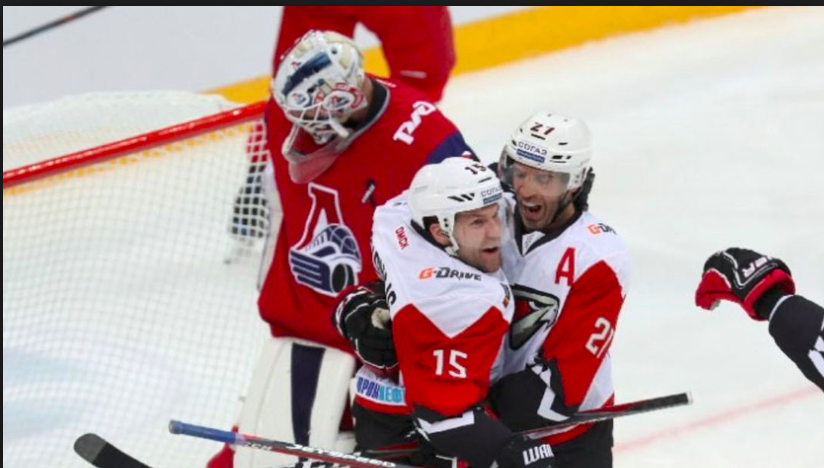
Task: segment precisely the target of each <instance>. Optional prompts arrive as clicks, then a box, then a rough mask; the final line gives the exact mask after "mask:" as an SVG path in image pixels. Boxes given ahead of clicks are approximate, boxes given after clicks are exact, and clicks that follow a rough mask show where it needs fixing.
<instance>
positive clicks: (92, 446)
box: [74, 434, 411, 468]
mask: <svg viewBox="0 0 824 468" xmlns="http://www.w3.org/2000/svg"><path fill="white" fill-rule="evenodd" d="M74 451H75V453H77V454H78V455H80V457H81V458H82V459H84V460H86V461H87V462H89V463H91V464H92V465H93V466H96V467H97V468H151V467H150V466H148V465H146V464H145V463H141V462H140V461H138V460H137V459H136V458H134V457H132V456H131V455H129V454H128V453H125V452H123V451H122V450H120V449H118V448H117V447H115V446H114V445H113V444H112V443H111V442H109V441H107V440H106V439H104V438H102V437H100V436H99V435H97V434H84V435H82V436H80V437H78V438H77V440H76V441H75V442H74ZM410 452H411V450H406V449H378V450H375V451H371V450H364V451H362V452H360V454H361V455H367V456H373V457H381V458H393V457H395V458H397V457H401V456H406V455H408V454H409V453H410ZM288 466H289V467H293V466H295V465H288ZM311 466H315V465H311Z"/></svg>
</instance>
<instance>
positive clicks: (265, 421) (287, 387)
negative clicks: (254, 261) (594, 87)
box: [210, 31, 472, 468]
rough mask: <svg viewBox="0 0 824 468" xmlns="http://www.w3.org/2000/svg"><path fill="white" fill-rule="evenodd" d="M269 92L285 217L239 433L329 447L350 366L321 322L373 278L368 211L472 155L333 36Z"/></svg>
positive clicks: (312, 40) (225, 462) (219, 460)
mask: <svg viewBox="0 0 824 468" xmlns="http://www.w3.org/2000/svg"><path fill="white" fill-rule="evenodd" d="M272 94H273V97H274V100H273V101H270V102H269V105H268V107H267V109H266V121H267V122H269V123H271V122H276V121H277V122H278V123H277V124H276V125H269V126H268V127H267V141H268V144H269V146H270V147H271V154H272V155H273V157H272V158H271V161H270V164H271V165H270V166H269V168H268V169H267V172H266V173H265V175H264V177H265V178H268V179H269V180H270V182H271V181H272V180H274V181H276V184H271V183H270V184H268V185H270V186H276V190H277V195H279V197H280V200H281V201H282V207H283V220H282V223H281V227H280V231H279V234H278V236H277V240H276V244H275V247H274V258H273V260H272V264H271V267H269V269H268V272H267V274H266V279H265V281H264V283H263V286H262V290H261V293H260V297H259V300H258V306H259V310H260V315H261V317H262V318H263V320H264V321H266V322H267V323H268V324H269V326H270V330H271V333H272V335H273V336H274V337H276V339H273V340H272V342H271V343H269V345H267V347H266V349H265V350H264V354H263V356H262V358H261V360H260V364H259V365H258V367H257V368H256V370H255V376H254V377H253V382H252V385H251V386H250V389H249V392H248V394H247V397H246V403H245V405H244V408H243V411H242V415H241V421H240V426H241V429H242V430H243V429H244V428H248V431H249V432H256V433H258V434H260V435H262V436H268V437H272V438H276V439H279V440H291V441H295V442H298V443H302V444H305V445H316V446H321V447H329V448H331V447H334V446H335V444H336V442H335V440H336V437H337V434H338V430H337V429H338V422H339V421H340V420H341V413H342V411H343V409H344V407H345V401H346V393H347V382H348V381H349V379H350V378H351V376H352V372H353V367H354V360H352V359H351V357H349V355H348V354H345V353H344V352H340V351H337V350H336V349H333V348H337V349H339V350H343V351H345V352H351V348H350V347H349V343H347V342H346V340H344V339H343V338H342V337H341V336H340V335H339V334H338V333H337V332H336V331H335V329H334V327H333V326H332V325H331V323H330V318H329V317H330V315H331V314H332V311H333V309H334V305H335V298H336V296H337V295H338V293H339V292H340V291H341V290H343V289H344V288H346V287H347V286H350V285H353V284H357V283H358V282H360V281H365V280H370V279H373V278H375V273H374V270H373V267H372V262H370V261H369V257H368V253H369V238H370V229H371V225H372V214H373V212H374V210H375V207H376V206H378V205H380V204H383V203H385V202H386V201H387V200H388V199H390V198H391V197H394V196H396V195H398V194H399V193H400V192H401V191H402V190H404V189H405V188H406V187H408V185H409V182H410V181H411V180H412V176H413V175H414V174H415V172H416V171H417V170H418V169H419V168H420V167H421V166H423V165H425V164H428V163H438V162H440V161H441V160H443V159H444V158H445V157H447V156H454V155H472V152H471V150H470V149H469V147H468V146H467V145H466V143H465V142H464V140H463V137H462V136H461V134H460V132H459V131H458V130H457V129H456V127H455V126H454V125H453V124H452V122H450V121H449V120H448V119H447V118H446V117H444V115H443V114H441V112H440V111H439V110H438V109H437V108H436V107H435V106H434V105H433V104H431V103H430V102H429V101H427V99H426V97H425V96H424V95H422V94H421V93H419V92H418V91H416V90H414V89H412V88H410V87H408V86H406V85H403V84H401V83H398V82H395V81H392V80H382V79H378V78H375V77H373V76H370V75H368V74H365V73H364V70H363V59H362V55H361V52H360V51H359V50H358V48H357V47H356V46H355V44H354V43H353V42H352V40H351V39H349V38H347V37H344V36H342V35H340V34H338V33H334V32H323V31H310V32H308V33H306V35H305V36H303V38H301V40H299V41H298V42H297V43H296V44H295V45H294V46H293V47H292V48H291V49H290V50H289V52H288V53H287V54H286V56H285V57H284V59H283V60H282V62H281V65H280V67H279V68H278V71H277V74H276V75H275V77H274V79H273V80H272ZM272 169H273V172H274V174H272ZM265 185H266V184H265ZM364 257H365V258H364ZM281 338H289V339H281ZM294 338H297V339H301V340H303V341H301V342H300V343H298V342H296V341H295V340H294ZM350 361H351V362H350ZM293 368H294V369H295V371H292V369H293ZM298 370H299V371H298ZM330 379H331V380H333V381H334V382H332V381H330ZM319 388H323V398H316V396H318V392H319V390H318V389H319ZM278 392H281V393H278ZM319 405H325V406H324V407H323V408H319V407H318V406H319ZM336 414H337V419H336V420H334V421H332V420H333V419H335V415H336ZM321 415H322V416H321ZM321 425H322V426H323V427H321ZM310 434H311V435H310ZM244 456H245V455H244ZM254 456H255V457H264V456H266V457H269V456H270V455H269V454H265V455H263V454H255V455H254ZM231 458H232V453H231V452H230V451H229V450H228V449H227V450H225V451H224V452H223V453H222V454H221V455H220V456H218V457H216V458H215V459H214V460H213V462H212V463H211V465H210V466H211V467H213V468H217V467H223V466H231ZM255 463H258V462H245V461H244V463H243V464H242V466H244V467H245V466H254V465H255ZM265 463H268V465H267V466H271V465H276V464H280V463H288V459H282V458H271V459H268V458H267V460H266V462H265Z"/></svg>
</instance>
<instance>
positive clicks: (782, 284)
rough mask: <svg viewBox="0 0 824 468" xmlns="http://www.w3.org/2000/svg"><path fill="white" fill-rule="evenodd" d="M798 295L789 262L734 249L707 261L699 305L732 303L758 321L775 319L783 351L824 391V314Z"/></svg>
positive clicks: (774, 327) (774, 334)
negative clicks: (725, 301) (721, 302)
mask: <svg viewBox="0 0 824 468" xmlns="http://www.w3.org/2000/svg"><path fill="white" fill-rule="evenodd" d="M794 293H795V283H794V282H793V279H792V276H791V274H790V269H789V268H788V267H787V265H786V264H785V263H784V262H782V261H781V260H779V259H777V258H772V257H768V256H766V255H762V254H760V253H758V252H755V251H752V250H748V249H739V248H729V249H726V250H723V251H720V252H716V253H715V254H713V255H712V256H710V258H709V259H707V261H706V263H705V264H704V272H703V274H702V276H701V282H700V284H699V285H698V290H697V291H696V293H695V303H696V305H698V306H699V307H702V308H704V309H713V308H715V307H716V306H717V305H718V302H719V301H721V300H727V301H731V302H735V303H736V304H739V305H740V306H741V307H742V308H743V309H744V310H745V311H746V312H747V314H748V315H749V316H750V317H751V318H752V319H754V320H760V321H763V320H769V321H770V326H769V330H770V334H771V335H772V337H773V339H774V340H775V342H776V344H777V345H778V347H779V348H780V349H781V351H783V352H784V354H786V355H787V357H789V358H790V359H792V360H793V362H795V365H796V366H798V368H799V369H800V370H801V372H802V373H803V374H804V376H806V377H807V378H808V379H809V380H810V381H811V382H813V383H814V384H816V385H817V386H818V387H819V388H821V389H822V390H824V309H822V307H821V306H820V305H818V304H816V303H814V302H812V301H810V300H808V299H806V298H804V297H802V296H797V295H794Z"/></svg>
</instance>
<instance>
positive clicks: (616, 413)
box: [521, 393, 692, 439]
mask: <svg viewBox="0 0 824 468" xmlns="http://www.w3.org/2000/svg"><path fill="white" fill-rule="evenodd" d="M690 403H692V397H691V396H690V394H689V393H676V394H673V395H667V396H662V397H657V398H648V399H646V400H638V401H631V402H629V403H623V404H620V405H615V406H611V407H609V408H600V409H596V410H589V411H581V412H580V413H575V414H574V415H572V416H570V417H569V418H567V419H564V420H563V421H561V422H559V423H557V424H553V425H551V426H546V427H538V428H535V429H529V430H526V431H523V432H521V434H524V435H526V436H529V437H531V438H533V439H538V438H541V437H546V436H548V435H552V434H555V433H557V432H560V431H561V430H562V429H566V428H569V427H570V426H576V425H578V424H584V423H593V422H598V421H604V420H607V419H615V418H620V417H622V416H632V415H633V414H640V413H648V412H650V411H658V410H662V409H666V408H673V407H676V406H682V405H688V404H690Z"/></svg>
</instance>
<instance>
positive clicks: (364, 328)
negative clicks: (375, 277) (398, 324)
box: [333, 281, 398, 375]
mask: <svg viewBox="0 0 824 468" xmlns="http://www.w3.org/2000/svg"><path fill="white" fill-rule="evenodd" d="M333 322H334V324H335V327H336V328H337V329H338V332H340V334H341V335H342V336H343V337H344V338H346V339H347V340H349V343H351V344H352V349H353V350H354V351H355V354H356V355H357V356H358V358H360V360H361V362H363V363H364V364H366V365H368V366H369V367H371V368H372V370H373V371H375V373H377V374H379V375H390V374H392V373H394V372H395V371H396V370H397V367H398V358H397V356H396V354H395V343H394V342H393V341H392V323H391V322H390V318H389V305H388V304H387V303H386V295H385V294H384V284H383V282H382V281H375V282H372V283H367V284H364V285H360V286H357V287H355V288H354V289H352V290H351V291H349V292H348V293H347V294H345V295H344V296H343V298H342V299H341V301H340V302H339V303H338V306H337V308H336V309H335V314H334V317H333Z"/></svg>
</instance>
